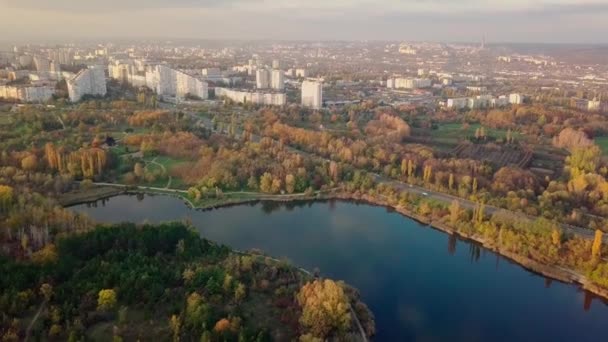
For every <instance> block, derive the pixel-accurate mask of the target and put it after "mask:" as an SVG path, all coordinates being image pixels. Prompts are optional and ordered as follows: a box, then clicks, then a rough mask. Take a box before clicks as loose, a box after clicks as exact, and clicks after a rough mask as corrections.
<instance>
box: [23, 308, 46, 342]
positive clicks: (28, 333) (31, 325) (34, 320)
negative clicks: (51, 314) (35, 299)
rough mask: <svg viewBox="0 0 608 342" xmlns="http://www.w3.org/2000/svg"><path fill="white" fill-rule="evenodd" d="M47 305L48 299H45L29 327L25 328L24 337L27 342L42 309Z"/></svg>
mask: <svg viewBox="0 0 608 342" xmlns="http://www.w3.org/2000/svg"><path fill="white" fill-rule="evenodd" d="M45 306H46V301H44V302H42V304H40V307H39V308H38V312H36V315H34V318H32V321H31V322H30V324H29V325H28V326H27V329H25V338H24V339H23V341H24V342H27V341H28V340H29V338H30V334H31V333H32V327H33V326H34V324H36V321H37V320H38V318H39V317H40V314H41V313H42V310H43V309H44V307H45Z"/></svg>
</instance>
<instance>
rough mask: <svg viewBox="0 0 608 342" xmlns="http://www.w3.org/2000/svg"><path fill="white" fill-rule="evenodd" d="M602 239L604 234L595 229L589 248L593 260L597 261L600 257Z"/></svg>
mask: <svg viewBox="0 0 608 342" xmlns="http://www.w3.org/2000/svg"><path fill="white" fill-rule="evenodd" d="M603 237H604V233H602V231H601V230H599V229H597V230H596V231H595V236H594V238H593V245H592V246H591V259H593V260H599V258H600V256H601V252H602V241H603Z"/></svg>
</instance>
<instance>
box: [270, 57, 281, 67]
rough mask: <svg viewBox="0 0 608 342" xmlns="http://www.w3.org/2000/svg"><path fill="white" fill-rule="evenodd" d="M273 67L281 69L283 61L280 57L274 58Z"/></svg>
mask: <svg viewBox="0 0 608 342" xmlns="http://www.w3.org/2000/svg"><path fill="white" fill-rule="evenodd" d="M272 68H273V69H281V61H280V60H278V59H273V60H272Z"/></svg>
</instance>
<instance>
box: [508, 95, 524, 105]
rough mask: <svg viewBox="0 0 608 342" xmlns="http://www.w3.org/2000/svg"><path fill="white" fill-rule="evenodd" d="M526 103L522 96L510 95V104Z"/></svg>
mask: <svg viewBox="0 0 608 342" xmlns="http://www.w3.org/2000/svg"><path fill="white" fill-rule="evenodd" d="M523 102H524V98H523V96H521V94H510V95H509V103H510V104H522V103H523Z"/></svg>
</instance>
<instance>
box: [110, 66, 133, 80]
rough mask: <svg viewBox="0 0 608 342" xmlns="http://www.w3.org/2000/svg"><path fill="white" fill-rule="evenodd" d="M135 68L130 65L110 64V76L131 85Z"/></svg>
mask: <svg viewBox="0 0 608 342" xmlns="http://www.w3.org/2000/svg"><path fill="white" fill-rule="evenodd" d="M132 74H133V67H132V66H131V65H130V64H124V63H121V64H110V65H108V75H109V76H110V78H113V79H115V80H118V81H120V82H123V83H131V75H132Z"/></svg>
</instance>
